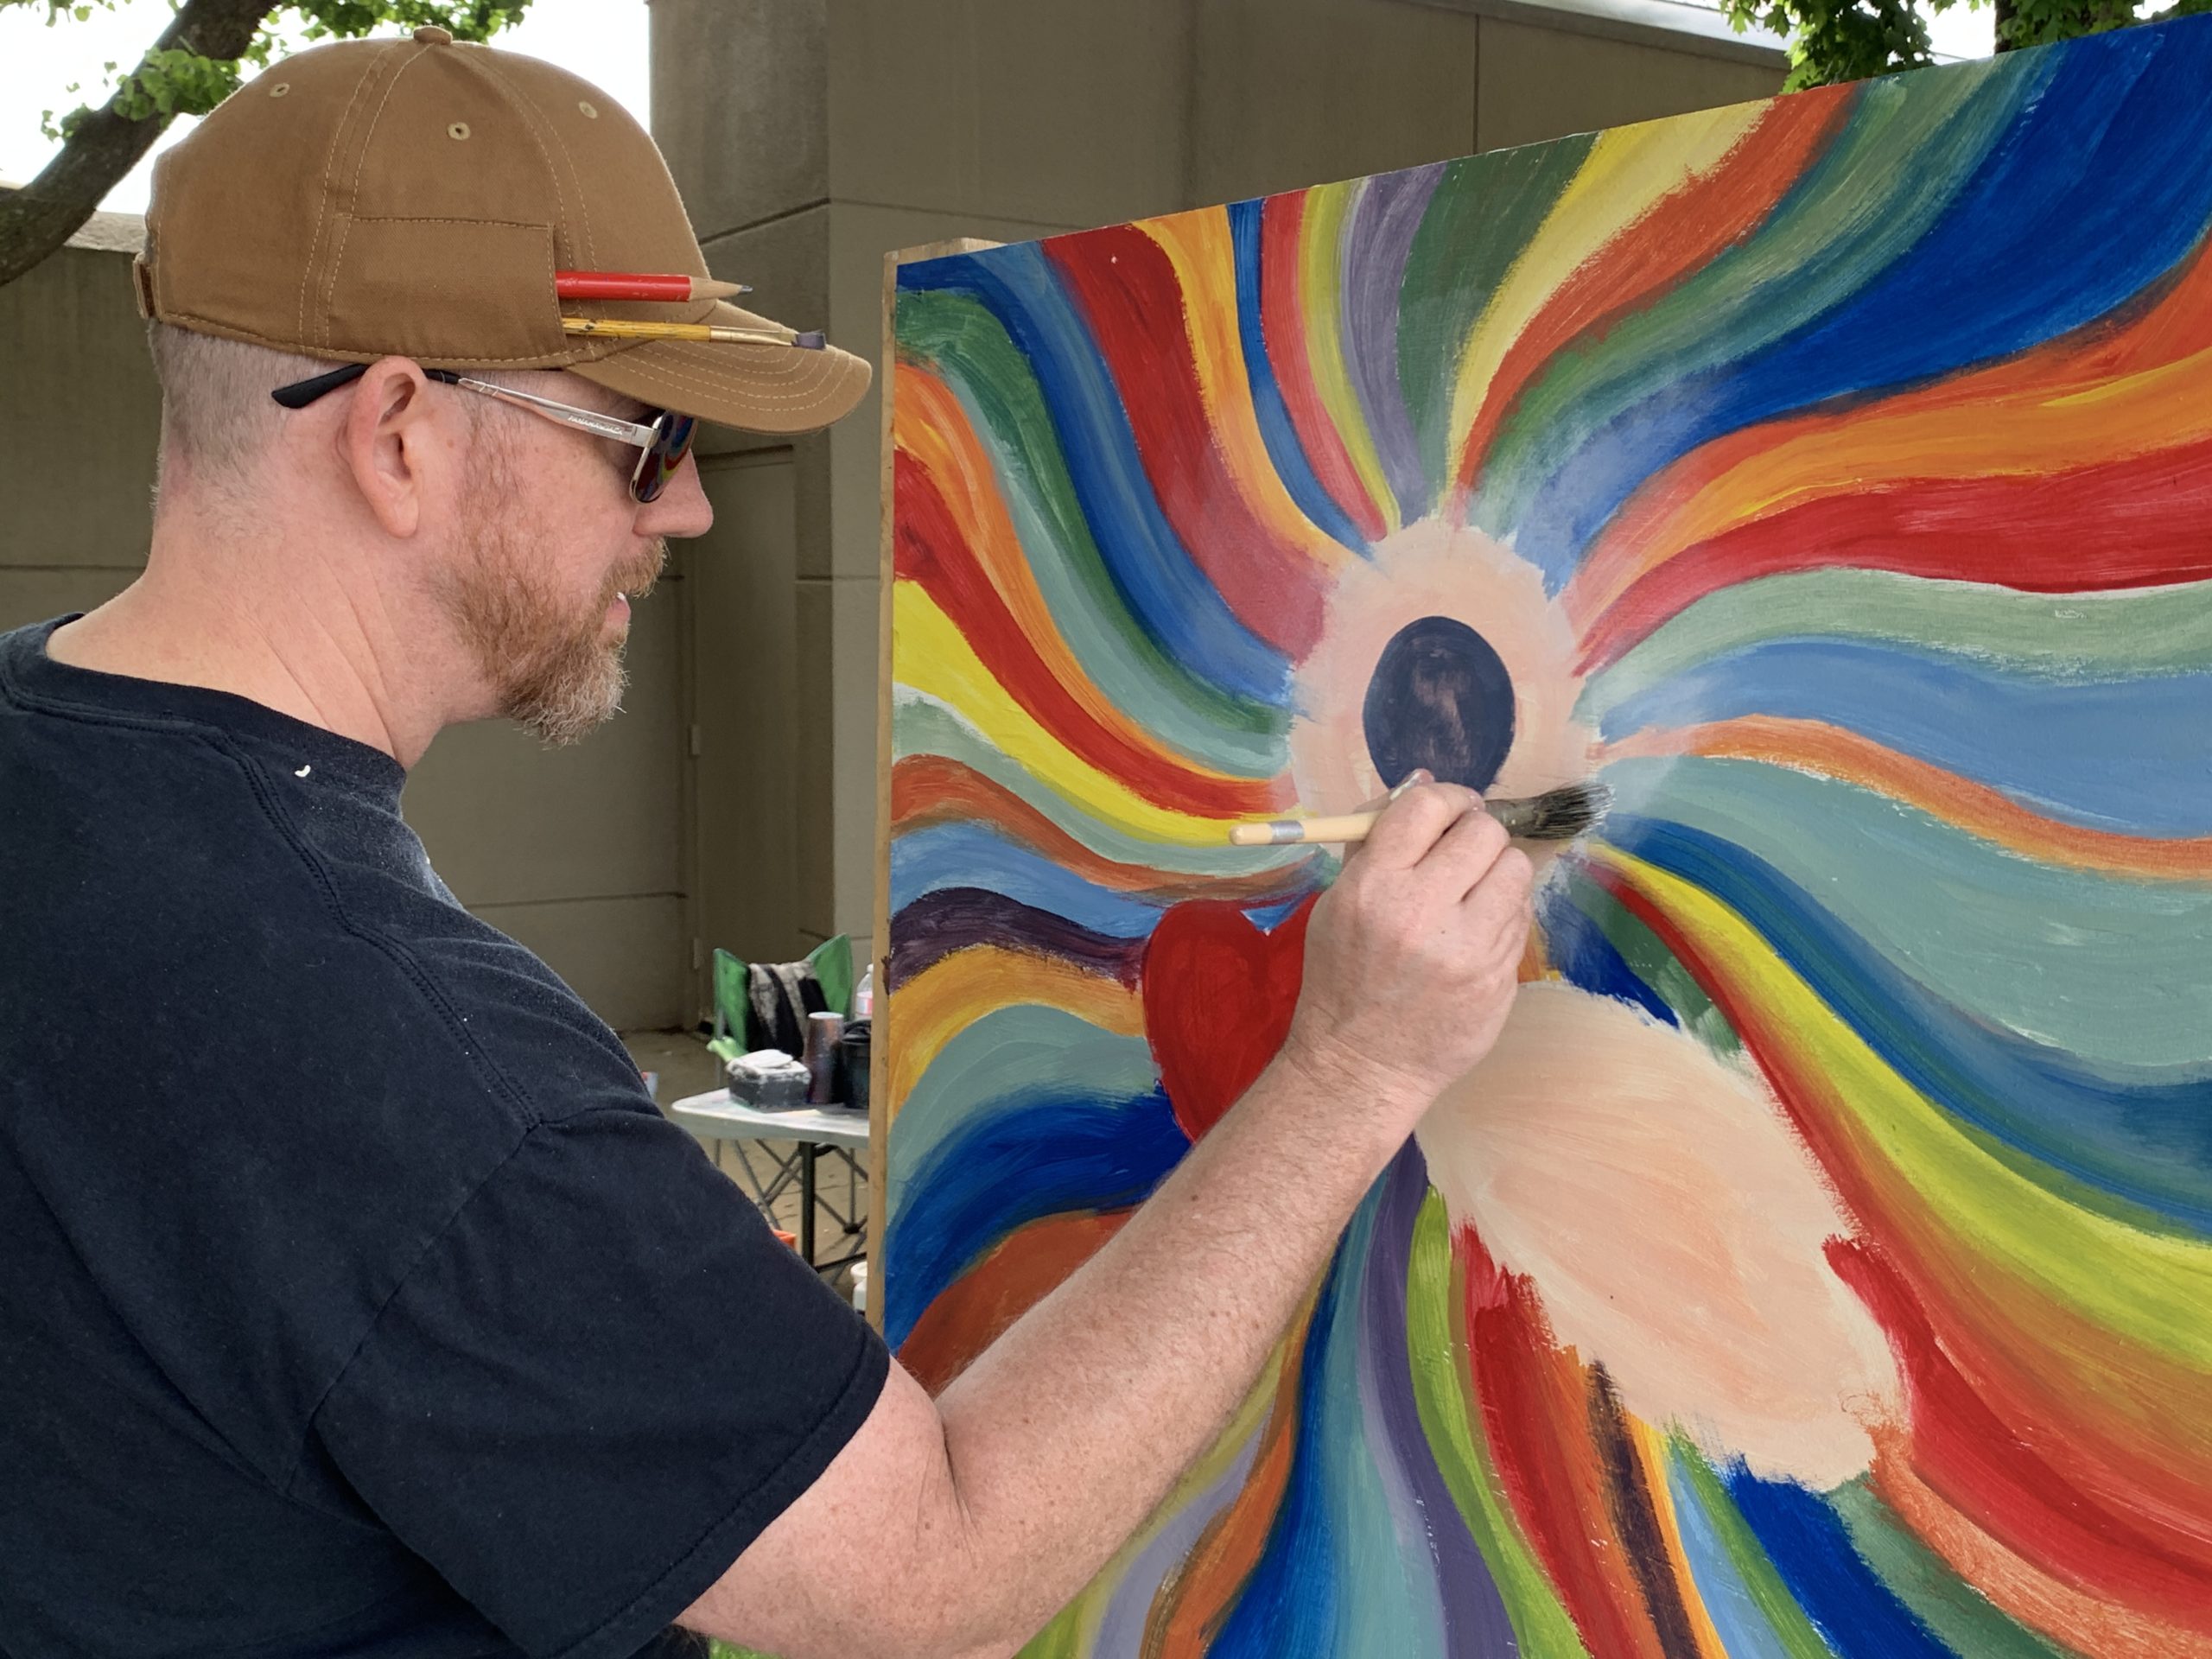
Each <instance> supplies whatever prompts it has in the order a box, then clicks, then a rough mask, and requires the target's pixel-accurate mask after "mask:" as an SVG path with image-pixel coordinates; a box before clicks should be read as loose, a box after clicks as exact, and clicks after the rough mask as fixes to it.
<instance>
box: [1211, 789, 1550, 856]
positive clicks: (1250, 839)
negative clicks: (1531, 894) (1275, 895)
mask: <svg viewBox="0 0 2212 1659" xmlns="http://www.w3.org/2000/svg"><path fill="white" fill-rule="evenodd" d="M1484 807H1485V809H1486V810H1488V811H1489V813H1490V815H1491V817H1493V818H1496V819H1497V822H1498V823H1499V825H1500V827H1501V828H1503V829H1504V831H1505V833H1506V834H1507V835H1509V836H1517V835H1520V834H1522V832H1523V831H1524V830H1526V829H1528V828H1529V824H1530V823H1532V822H1534V820H1535V814H1536V803H1535V802H1534V801H1514V800H1501V801H1487V802H1485V803H1484ZM1382 816H1383V815H1382V814H1381V813H1380V812H1344V813H1341V814H1339V815H1338V816H1337V817H1332V818H1276V819H1274V820H1272V821H1271V822H1269V823H1239V824H1235V825H1232V826H1231V827H1230V831H1229V840H1230V845H1232V846H1236V847H1290V846H1296V845H1299V844H1300V843H1306V844H1309V845H1310V844H1313V843H1316V842H1328V843H1335V842H1344V843H1347V844H1349V843H1350V842H1356V841H1365V840H1366V839H1367V832H1368V831H1369V830H1370V829H1373V828H1374V827H1375V821H1376V819H1377V818H1379V817H1382Z"/></svg>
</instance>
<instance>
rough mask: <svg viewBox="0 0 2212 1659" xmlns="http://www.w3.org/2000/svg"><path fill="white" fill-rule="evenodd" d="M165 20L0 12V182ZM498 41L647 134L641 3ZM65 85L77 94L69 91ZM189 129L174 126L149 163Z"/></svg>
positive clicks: (1958, 32) (139, 199) (543, 6)
mask: <svg viewBox="0 0 2212 1659" xmlns="http://www.w3.org/2000/svg"><path fill="white" fill-rule="evenodd" d="M917 3H918V0H917ZM168 16H169V8H168V3H167V0H122V3H120V4H118V5H117V6H116V7H115V8H114V9H113V10H104V9H102V8H100V7H99V6H95V7H94V8H93V10H92V16H91V17H90V18H89V19H88V20H87V21H86V22H81V23H80V22H76V21H74V20H73V19H71V18H65V19H64V20H63V21H62V22H59V23H57V24H55V25H54V26H53V27H52V28H48V26H47V23H46V8H45V6H44V5H43V4H42V3H37V0H34V3H31V4H29V5H0V179H5V180H8V181H12V182H14V183H17V184H21V183H22V182H23V181H26V180H28V179H29V178H30V177H31V176H32V175H35V173H37V171H38V170H39V168H41V167H43V166H45V165H46V163H47V162H48V158H49V157H51V156H52V155H53V153H54V145H53V144H52V143H49V142H48V140H47V139H46V137H44V136H43V135H42V134H41V132H40V131H39V112H40V111H41V110H49V109H50V110H55V111H61V110H67V109H72V108H74V107H75V106H76V105H78V104H79V103H80V102H81V103H86V104H92V105H98V104H99V103H101V102H104V101H105V99H106V96H107V92H108V83H107V78H106V76H105V74H104V73H103V71H102V69H101V65H102V64H104V63H106V62H109V61H113V62H117V63H121V64H125V65H128V64H130V63H134V62H136V61H137V55H138V54H139V53H140V52H142V51H143V50H144V49H145V48H146V47H147V46H148V45H149V44H150V43H151V42H152V41H153V39H154V37H155V36H156V35H158V34H159V33H160V32H161V30H162V25H163V24H165V23H166V22H168ZM1991 28H1992V23H1991V13H1990V11H1989V10H1988V9H1987V8H1986V7H1984V8H1982V9H1980V10H1974V11H1969V10H1967V8H1966V7H1965V6H1964V5H1957V6H1954V7H1953V8H1952V9H1951V10H1949V11H1948V12H1947V13H1945V14H1944V15H1943V16H1941V17H1938V18H1936V20H1935V21H1934V24H1933V27H1932V29H1931V30H1930V33H1931V35H1933V37H1934V40H1935V45H1936V53H1937V54H1938V55H1939V56H1944V57H1961V58H1978V57H1983V56H1986V55H1987V54H1988V52H1989V50H1990V44H1991ZM387 32H390V33H397V30H391V31H387ZM496 39H497V42H498V44H499V45H500V46H502V47H505V48H507V49H508V50H510V51H515V52H528V53H531V54H533V55H535V56H537V57H541V58H546V59H550V60H551V61H553V62H555V63H557V64H559V65H561V66H562V67H563V68H566V69H569V70H573V71H574V72H575V73H577V74H580V75H582V76H583V77H584V78H585V79H588V80H590V81H592V82H594V84H596V85H597V86H600V87H601V88H603V89H604V90H605V91H607V92H610V93H612V94H613V97H614V98H615V99H617V100H618V101H620V103H622V104H624V105H627V106H628V108H629V109H630V111H632V113H633V114H634V115H636V116H637V118H639V120H640V121H644V122H647V123H648V124H650V121H651V111H650V110H649V108H648V101H649V100H648V95H647V94H648V88H649V85H650V79H651V77H650V73H649V70H648V66H647V55H648V54H647V34H646V22H645V0H532V3H531V8H530V10H529V11H527V12H526V13H524V17H523V21H522V22H520V23H518V24H517V25H516V26H515V27H514V28H513V29H509V30H507V31H505V33H503V34H501V35H499V36H497V37H496ZM72 81H75V82H78V83H80V85H81V86H82V88H83V90H82V91H81V92H77V93H72V92H69V91H67V87H68V86H69V84H70V83H71V82H72ZM191 127H192V123H191V122H190V121H188V120H186V121H177V122H175V123H173V124H171V125H170V127H169V130H168V132H167V133H165V134H163V135H162V140H161V143H158V144H156V146H155V149H154V155H158V154H159V153H160V152H161V150H162V149H164V148H166V147H167V146H168V145H169V144H172V143H175V142H176V141H177V140H178V139H179V138H181V137H183V136H184V135H185V133H186V132H188V130H190V129H191ZM154 155H149V156H147V157H146V159H145V160H144V161H143V162H140V163H139V164H138V166H137V168H134V169H133V170H132V171H131V173H130V175H129V176H128V177H126V178H125V179H124V181H122V182H121V183H120V184H118V185H117V186H116V188H114V189H113V190H112V191H111V192H109V194H108V197H107V200H105V202H103V203H102V204H101V206H103V207H105V208H107V209H108V210H109V211H110V212H111V213H143V212H144V211H145V210H146V186H147V181H148V179H149V177H150V176H151V174H152V169H153V160H154Z"/></svg>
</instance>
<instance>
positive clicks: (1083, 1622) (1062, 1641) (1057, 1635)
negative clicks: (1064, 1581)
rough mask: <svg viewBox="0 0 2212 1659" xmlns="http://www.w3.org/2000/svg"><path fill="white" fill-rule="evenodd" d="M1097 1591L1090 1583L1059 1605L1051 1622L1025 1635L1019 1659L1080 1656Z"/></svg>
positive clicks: (1074, 1657) (1091, 1620) (1090, 1621)
mask: <svg viewBox="0 0 2212 1659" xmlns="http://www.w3.org/2000/svg"><path fill="white" fill-rule="evenodd" d="M1097 1594H1098V1591H1097V1589H1096V1586H1093V1587H1092V1588H1090V1589H1087V1590H1085V1591H1084V1592H1082V1593H1081V1594H1080V1595H1078V1596H1077V1597H1076V1599H1074V1600H1073V1601H1071V1602H1070V1603H1069V1604H1068V1605H1066V1606H1065V1607H1063V1608H1061V1609H1060V1611H1058V1613H1057V1614H1055V1615H1054V1616H1053V1618H1052V1623H1051V1624H1047V1625H1046V1627H1045V1628H1044V1629H1043V1630H1039V1631H1038V1632H1037V1634H1036V1635H1035V1636H1033V1637H1030V1638H1029V1643H1028V1645H1027V1646H1026V1647H1024V1648H1023V1649H1021V1655H1020V1659H1083V1654H1084V1648H1085V1644H1086V1638H1087V1637H1088V1635H1089V1627H1090V1625H1091V1624H1093V1623H1094V1622H1095V1621H1094V1620H1093V1619H1092V1618H1090V1614H1091V1611H1092V1609H1091V1606H1090V1603H1091V1600H1092V1599H1093V1598H1094V1597H1095V1596H1096V1595H1097Z"/></svg>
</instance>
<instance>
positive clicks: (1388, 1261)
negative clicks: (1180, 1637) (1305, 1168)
mask: <svg viewBox="0 0 2212 1659" xmlns="http://www.w3.org/2000/svg"><path fill="white" fill-rule="evenodd" d="M1383 1180H1384V1185H1383V1198H1382V1202H1381V1204H1380V1205H1378V1206H1377V1207H1376V1216H1375V1234H1374V1239H1373V1242H1372V1243H1371V1244H1370V1247H1369V1250H1368V1257H1367V1282H1366V1284H1365V1286H1364V1287H1363V1288H1362V1290H1361V1293H1360V1323H1361V1325H1362V1330H1361V1332H1360V1336H1361V1341H1360V1348H1361V1366H1362V1370H1363V1371H1364V1373H1365V1377H1364V1381H1365V1382H1366V1383H1368V1384H1369V1390H1370V1391H1371V1392H1370V1399H1371V1402H1372V1408H1373V1410H1374V1412H1375V1414H1376V1416H1377V1417H1378V1418H1379V1419H1380V1420H1381V1427H1382V1430H1383V1437H1384V1438H1385V1440H1387V1441H1388V1443H1389V1449H1390V1452H1392V1454H1393V1455H1394V1457H1395V1461H1396V1464H1397V1468H1396V1471H1395V1472H1396V1474H1397V1475H1398V1477H1399V1478H1400V1480H1401V1482H1402V1486H1403V1490H1404V1491H1407V1492H1408V1494H1409V1495H1410V1496H1411V1497H1412V1499H1413V1503H1414V1509H1415V1510H1416V1512H1417V1513H1418V1514H1419V1516H1420V1517H1421V1524H1422V1530H1423V1531H1424V1532H1425V1533H1426V1534H1427V1540H1428V1553H1429V1557H1430V1559H1431V1560H1433V1562H1434V1563H1435V1567H1436V1590H1437V1595H1438V1597H1439V1599H1440V1600H1441V1601H1442V1603H1443V1605H1444V1650H1445V1652H1446V1654H1447V1655H1451V1656H1452V1659H1499V1656H1503V1655H1509V1654H1518V1653H1519V1652H1520V1651H1521V1643H1520V1641H1519V1639H1518V1638H1517V1637H1515V1635H1514V1633H1513V1621H1512V1619H1511V1618H1510V1617H1509V1616H1508V1614H1507V1613H1506V1611H1505V1602H1504V1599H1503V1597H1501V1596H1500V1595H1499V1594H1498V1590H1497V1582H1496V1580H1493V1579H1492V1578H1491V1574H1490V1566H1489V1564H1488V1563H1487V1562H1485V1561H1484V1560H1483V1556H1482V1551H1481V1550H1479V1549H1478V1548H1476V1547H1475V1541H1474V1540H1473V1539H1472V1538H1471V1537H1470V1536H1469V1535H1468V1533H1467V1529H1466V1526H1465V1522H1462V1521H1461V1519H1460V1517H1459V1505H1458V1504H1457V1503H1454V1502H1452V1489H1451V1488H1450V1487H1449V1486H1448V1485H1446V1484H1445V1480H1444V1475H1443V1471H1441V1470H1440V1469H1438V1468H1437V1466H1436V1459H1435V1458H1434V1456H1433V1455H1432V1454H1431V1452H1430V1451H1429V1448H1428V1435H1427V1433H1426V1432H1425V1431H1424V1430H1423V1429H1422V1427H1421V1407H1420V1406H1419V1404H1417V1403H1416V1402H1415V1399H1414V1376H1413V1361H1412V1357H1411V1356H1410V1355H1409V1353H1408V1351H1407V1347H1406V1267H1407V1263H1408V1262H1409V1261H1411V1259H1412V1256H1413V1238H1414V1221H1415V1219H1416V1218H1417V1217H1419V1215H1420V1213H1421V1201H1422V1200H1423V1199H1424V1198H1427V1195H1428V1166H1427V1162H1426V1161H1425V1160H1423V1159H1422V1157H1421V1148H1420V1147H1418V1146H1417V1145H1415V1144H1414V1142H1413V1141H1407V1142H1406V1144H1405V1147H1404V1149H1403V1150H1402V1151H1401V1152H1400V1153H1399V1154H1398V1155H1397V1157H1396V1159H1395V1160H1394V1161H1393V1162H1392V1163H1391V1165H1390V1168H1389V1173H1388V1174H1387V1175H1385V1177H1384V1178H1383ZM1384 1472H1385V1473H1386V1474H1388V1473H1389V1472H1391V1471H1384Z"/></svg>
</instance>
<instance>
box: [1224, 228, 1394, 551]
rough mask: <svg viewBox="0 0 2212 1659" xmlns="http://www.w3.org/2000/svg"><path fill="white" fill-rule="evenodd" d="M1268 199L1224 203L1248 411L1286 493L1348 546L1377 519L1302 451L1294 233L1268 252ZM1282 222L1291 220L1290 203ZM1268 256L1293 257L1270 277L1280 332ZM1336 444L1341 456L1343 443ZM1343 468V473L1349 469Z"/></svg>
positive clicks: (1301, 349) (1302, 343) (1373, 529)
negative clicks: (1349, 500) (1355, 513)
mask: <svg viewBox="0 0 2212 1659" xmlns="http://www.w3.org/2000/svg"><path fill="white" fill-rule="evenodd" d="M1283 200H1285V201H1287V203H1288V204H1289V205H1290V206H1291V207H1292V208H1293V209H1295V208H1296V207H1297V204H1298V198H1297V197H1296V196H1288V197H1285V198H1283ZM1271 205H1272V204H1268V203H1262V202H1260V201H1257V200H1253V201H1232V202H1230V204H1229V206H1228V207H1227V208H1226V209H1224V212H1226V213H1228V215H1229V235H1230V243H1231V245H1232V246H1233V248H1234V250H1235V254H1236V336H1237V343H1238V345H1239V346H1241V347H1242V348H1243V359H1244V375H1245V379H1246V382H1247V384H1248V385H1249V390H1250V394H1251V398H1252V415H1253V418H1254V419H1255V420H1256V421H1257V422H1258V423H1259V428H1260V439H1261V442H1262V443H1264V444H1265V445H1266V446H1267V451H1268V463H1269V464H1270V465H1271V466H1272V467H1274V472H1275V476H1276V477H1278V478H1280V479H1281V480H1282V486H1283V488H1284V489H1286V490H1287V491H1289V492H1290V498H1291V499H1292V500H1294V501H1295V502H1296V503H1297V504H1298V510H1299V511H1300V512H1302V513H1304V514H1305V515H1306V517H1307V518H1310V519H1312V520H1313V522H1314V524H1317V525H1319V527H1320V528H1321V529H1322V530H1323V531H1326V532H1327V533H1328V534H1329V535H1331V536H1333V537H1336V538H1337V539H1338V541H1340V542H1342V543H1344V545H1345V546H1346V547H1353V548H1363V547H1365V546H1366V545H1367V543H1369V542H1370V541H1372V540H1373V539H1374V538H1375V537H1376V536H1377V535H1379V534H1380V533H1381V531H1382V526H1381V522H1380V521H1379V520H1373V519H1371V518H1370V522H1369V523H1367V524H1361V523H1356V522H1355V521H1354V520H1353V518H1352V517H1351V514H1350V513H1349V512H1347V511H1346V509H1345V506H1344V502H1343V501H1342V500H1340V499H1338V497H1337V496H1335V495H1332V494H1331V493H1330V492H1329V490H1328V488H1327V486H1325V485H1324V484H1323V483H1322V481H1321V477H1320V474H1319V472H1318V471H1317V470H1316V467H1315V462H1314V461H1313V459H1312V458H1311V457H1309V456H1308V455H1307V454H1306V447H1305V444H1304V442H1303V441H1302V440H1301V439H1300V434H1299V424H1298V422H1297V419H1296V417H1295V416H1294V415H1293V414H1292V412H1291V407H1290V397H1292V395H1294V390H1295V389H1298V388H1299V387H1300V384H1301V383H1303V387H1302V390H1303V395H1305V396H1306V397H1309V398H1310V397H1311V396H1312V393H1313V388H1312V385H1311V383H1310V382H1306V381H1305V372H1306V369H1305V362H1306V340H1305V336H1304V334H1303V332H1302V331H1301V329H1300V327H1299V326H1298V314H1297V310H1296V304H1297V290H1296V278H1297V264H1296V261H1297V244H1296V242H1295V240H1293V241H1292V242H1291V243H1290V244H1289V245H1288V247H1287V251H1286V252H1284V253H1283V254H1281V255H1280V256H1271V254H1270V246H1271V245H1270V244H1269V243H1268V241H1267V238H1266V236H1265V219H1264V217H1263V215H1264V213H1265V212H1266V211H1267V209H1268V207H1270V206H1271ZM1288 222H1290V223H1292V224H1295V223H1296V216H1295V213H1293V214H1292V216H1291V218H1290V219H1289V221H1288ZM1268 257H1285V258H1287V259H1288V260H1289V261H1290V262H1291V264H1290V280H1289V282H1288V283H1284V282H1283V281H1282V280H1281V278H1280V277H1279V276H1278V277H1277V280H1276V283H1275V286H1276V288H1277V289H1281V290H1282V291H1284V292H1287V294H1288V296H1289V299H1290V304H1291V310H1290V311H1289V313H1288V320H1287V321H1283V322H1281V323H1280V326H1281V327H1282V328H1283V329H1284V330H1286V331H1287V332H1283V333H1278V332H1277V329H1278V326H1279V320H1278V319H1277V318H1275V317H1274V315H1273V314H1272V313H1271V312H1270V310H1269V308H1268V293H1269V289H1268V277H1269V275H1270V273H1268V270H1267V266H1266V261H1267V259H1268ZM1277 350H1281V351H1283V352H1284V353H1285V354H1286V355H1289V354H1292V353H1294V354H1295V358H1296V361H1295V363H1294V364H1293V363H1284V364H1281V365H1278V364H1277V363H1275V362H1274V359H1273V356H1272V355H1271V353H1274V352H1275V351H1277ZM1332 437H1333V435H1332ZM1337 450H1338V455H1339V456H1341V454H1342V445H1341V444H1339V445H1338V446H1337ZM1346 475H1347V476H1349V469H1347V471H1346ZM1354 488H1355V489H1356V488H1357V485H1356V484H1355V485H1354Z"/></svg>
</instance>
